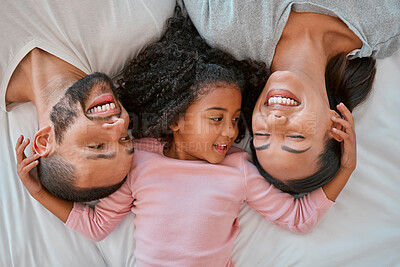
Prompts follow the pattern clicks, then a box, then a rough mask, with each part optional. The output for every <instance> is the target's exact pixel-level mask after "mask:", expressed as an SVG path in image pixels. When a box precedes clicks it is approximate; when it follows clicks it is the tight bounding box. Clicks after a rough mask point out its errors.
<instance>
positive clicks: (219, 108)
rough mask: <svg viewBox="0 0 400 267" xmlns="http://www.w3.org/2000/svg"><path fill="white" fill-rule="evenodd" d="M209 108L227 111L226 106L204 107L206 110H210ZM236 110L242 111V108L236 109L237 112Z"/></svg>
mask: <svg viewBox="0 0 400 267" xmlns="http://www.w3.org/2000/svg"><path fill="white" fill-rule="evenodd" d="M211 109H215V110H222V111H228V110H227V109H226V108H221V107H211V108H208V109H206V111H208V110H211ZM238 111H242V109H241V108H239V109H238V110H236V112H238Z"/></svg>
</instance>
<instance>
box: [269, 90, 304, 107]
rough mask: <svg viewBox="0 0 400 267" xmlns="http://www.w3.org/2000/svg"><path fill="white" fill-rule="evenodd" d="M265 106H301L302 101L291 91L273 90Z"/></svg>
mask: <svg viewBox="0 0 400 267" xmlns="http://www.w3.org/2000/svg"><path fill="white" fill-rule="evenodd" d="M264 105H265V106H275V105H282V106H288V107H290V106H299V105H300V101H299V100H298V98H297V97H296V96H295V95H294V94H293V93H292V92H290V91H288V90H285V89H271V90H270V91H269V92H268V94H267V98H266V100H265V103H264Z"/></svg>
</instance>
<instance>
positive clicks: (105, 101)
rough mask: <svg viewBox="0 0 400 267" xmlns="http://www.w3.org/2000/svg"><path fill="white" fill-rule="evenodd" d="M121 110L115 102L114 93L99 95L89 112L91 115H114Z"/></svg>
mask: <svg viewBox="0 0 400 267" xmlns="http://www.w3.org/2000/svg"><path fill="white" fill-rule="evenodd" d="M119 112H120V110H119V108H118V107H117V106H116V104H115V100H114V97H113V95H111V94H106V95H101V96H99V97H97V98H96V99H95V100H94V101H93V102H92V104H91V105H90V106H89V108H88V110H87V114H91V115H97V114H98V115H108V116H109V115H113V114H118V113H119Z"/></svg>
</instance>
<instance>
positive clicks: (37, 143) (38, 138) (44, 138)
mask: <svg viewBox="0 0 400 267" xmlns="http://www.w3.org/2000/svg"><path fill="white" fill-rule="evenodd" d="M52 134H53V132H52V130H51V126H46V127H43V128H41V129H39V131H37V132H36V134H35V136H34V137H33V142H32V147H33V150H34V151H35V153H36V154H39V155H40V156H41V157H46V156H47V155H48V154H49V153H50V151H51V149H52V147H53V145H52V142H51V138H52Z"/></svg>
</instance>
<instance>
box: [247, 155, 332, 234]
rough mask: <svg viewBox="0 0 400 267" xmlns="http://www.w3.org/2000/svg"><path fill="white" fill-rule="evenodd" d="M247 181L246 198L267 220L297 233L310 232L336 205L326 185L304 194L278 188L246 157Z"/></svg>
mask: <svg viewBox="0 0 400 267" xmlns="http://www.w3.org/2000/svg"><path fill="white" fill-rule="evenodd" d="M243 165H244V166H243V167H244V173H245V183H246V202H247V203H248V204H249V206H250V207H252V208H253V209H254V210H256V211H257V212H259V213H260V214H261V215H262V216H263V217H264V218H265V219H266V220H268V221H270V222H273V223H274V224H276V225H278V226H279V227H281V228H284V229H287V230H290V231H292V232H296V233H308V232H310V231H311V230H312V229H313V228H314V227H315V226H316V225H317V224H318V223H319V221H320V220H321V219H322V217H323V216H324V215H325V214H326V213H327V212H328V210H329V209H330V208H331V207H332V206H333V205H334V202H333V201H331V200H329V199H328V198H327V197H326V195H325V193H324V191H323V190H322V188H319V189H317V190H315V191H313V192H311V193H309V194H307V195H305V196H304V197H302V198H299V199H295V198H294V197H293V196H292V195H290V194H287V193H284V192H282V191H281V190H279V189H276V188H275V187H274V186H273V185H271V184H270V183H268V182H267V181H266V180H265V179H264V178H263V177H262V176H261V175H260V173H259V172H258V170H257V168H256V167H255V166H254V165H253V164H252V163H251V162H250V161H249V158H245V157H243Z"/></svg>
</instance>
